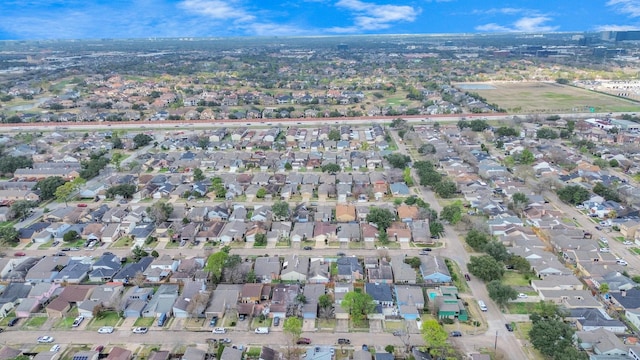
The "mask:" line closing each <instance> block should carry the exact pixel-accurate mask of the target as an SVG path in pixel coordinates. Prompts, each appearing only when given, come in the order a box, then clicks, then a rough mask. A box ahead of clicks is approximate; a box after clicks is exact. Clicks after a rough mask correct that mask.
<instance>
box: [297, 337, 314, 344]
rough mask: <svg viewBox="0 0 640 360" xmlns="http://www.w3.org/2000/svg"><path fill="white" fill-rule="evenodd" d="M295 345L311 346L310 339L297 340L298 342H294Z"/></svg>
mask: <svg viewBox="0 0 640 360" xmlns="http://www.w3.org/2000/svg"><path fill="white" fill-rule="evenodd" d="M296 344H298V345H309V344H311V339H309V338H299V339H298V341H296Z"/></svg>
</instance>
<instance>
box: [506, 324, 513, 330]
mask: <svg viewBox="0 0 640 360" xmlns="http://www.w3.org/2000/svg"><path fill="white" fill-rule="evenodd" d="M504 327H506V328H507V330H508V331H513V326H511V324H509V323H506V324H504Z"/></svg>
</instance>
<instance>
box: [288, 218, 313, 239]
mask: <svg viewBox="0 0 640 360" xmlns="http://www.w3.org/2000/svg"><path fill="white" fill-rule="evenodd" d="M313 227H314V223H313V222H306V223H295V225H294V226H293V230H292V231H291V234H290V236H289V237H290V239H291V241H293V242H300V241H304V240H308V239H311V238H313Z"/></svg>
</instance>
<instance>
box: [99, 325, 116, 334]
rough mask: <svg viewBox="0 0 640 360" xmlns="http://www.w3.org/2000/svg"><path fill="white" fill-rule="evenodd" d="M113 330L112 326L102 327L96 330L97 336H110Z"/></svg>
mask: <svg viewBox="0 0 640 360" xmlns="http://www.w3.org/2000/svg"><path fill="white" fill-rule="evenodd" d="M113 330H114V329H113V326H103V327H101V328H100V329H98V334H111V333H112V332H113Z"/></svg>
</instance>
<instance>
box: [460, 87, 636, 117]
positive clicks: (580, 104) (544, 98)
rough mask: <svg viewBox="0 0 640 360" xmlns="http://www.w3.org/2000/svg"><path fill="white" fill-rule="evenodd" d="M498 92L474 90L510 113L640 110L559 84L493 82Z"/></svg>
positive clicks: (610, 98) (633, 104)
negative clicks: (591, 109) (592, 109)
mask: <svg viewBox="0 0 640 360" xmlns="http://www.w3.org/2000/svg"><path fill="white" fill-rule="evenodd" d="M491 85H492V86H494V87H495V89H488V90H485V89H477V90H476V89H473V90H469V92H474V93H478V94H479V95H480V96H482V97H484V98H486V99H487V101H488V102H489V103H492V104H498V105H499V106H500V107H502V108H503V109H505V110H506V111H507V112H509V113H549V114H555V113H572V112H589V111H590V108H594V112H595V113H602V112H607V113H608V112H622V111H633V112H635V111H638V108H639V107H640V105H639V104H637V103H635V102H632V101H628V100H624V99H620V98H616V97H614V96H607V95H603V94H600V93H596V92H592V91H589V90H585V89H580V88H576V87H573V86H568V85H560V84H556V83H540V82H522V83H491Z"/></svg>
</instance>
